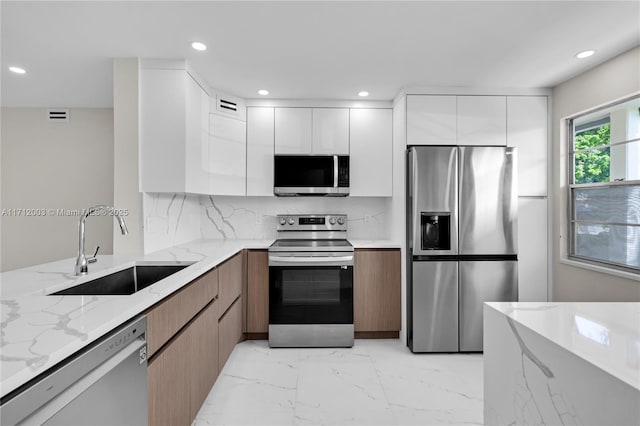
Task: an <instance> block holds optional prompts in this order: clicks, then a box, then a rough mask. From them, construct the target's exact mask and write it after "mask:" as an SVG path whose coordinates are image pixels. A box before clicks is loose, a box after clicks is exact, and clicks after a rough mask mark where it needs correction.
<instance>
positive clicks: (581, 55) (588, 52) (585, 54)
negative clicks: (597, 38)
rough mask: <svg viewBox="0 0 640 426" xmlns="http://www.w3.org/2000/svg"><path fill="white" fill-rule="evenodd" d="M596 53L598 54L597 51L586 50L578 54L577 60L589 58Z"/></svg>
mask: <svg viewBox="0 0 640 426" xmlns="http://www.w3.org/2000/svg"><path fill="white" fill-rule="evenodd" d="M594 53H596V51H595V50H584V51H582V52H580V53H578V54H576V58H578V59H584V58H588V57H589V56H591V55H593V54H594Z"/></svg>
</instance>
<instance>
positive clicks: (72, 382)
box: [0, 316, 147, 426]
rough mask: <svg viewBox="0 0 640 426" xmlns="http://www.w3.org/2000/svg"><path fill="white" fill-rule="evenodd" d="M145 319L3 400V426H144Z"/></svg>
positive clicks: (70, 359)
mask: <svg viewBox="0 0 640 426" xmlns="http://www.w3.org/2000/svg"><path fill="white" fill-rule="evenodd" d="M146 331H147V319H146V317H144V316H143V317H140V318H137V319H135V320H133V321H131V322H128V323H127V324H125V325H123V326H120V327H119V328H118V329H116V330H114V331H112V332H111V333H109V334H108V335H107V336H105V337H103V338H101V339H100V340H98V341H97V342H94V343H93V344H91V345H90V346H89V347H88V348H85V349H83V350H82V351H80V352H79V353H77V354H75V355H73V356H71V357H70V358H69V359H68V360H65V361H63V362H62V363H60V364H58V365H57V366H55V367H53V368H52V369H51V370H49V371H47V372H45V373H43V374H42V375H41V376H38V377H36V378H35V379H33V380H32V381H30V382H28V383H26V384H25V385H24V386H22V387H20V388H18V389H16V390H15V391H13V392H11V393H9V394H8V395H6V397H4V398H2V406H1V407H0V409H1V411H0V419H1V420H2V422H1V423H2V425H34V424H37V425H40V424H46V425H65V426H70V425H146V424H147V341H146Z"/></svg>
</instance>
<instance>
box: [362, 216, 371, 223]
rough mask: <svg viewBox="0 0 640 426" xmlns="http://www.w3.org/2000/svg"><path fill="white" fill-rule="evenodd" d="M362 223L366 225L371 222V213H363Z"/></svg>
mask: <svg viewBox="0 0 640 426" xmlns="http://www.w3.org/2000/svg"><path fill="white" fill-rule="evenodd" d="M364 223H365V224H366V225H368V224H370V223H371V215H370V214H365V215H364Z"/></svg>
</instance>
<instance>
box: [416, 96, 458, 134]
mask: <svg viewBox="0 0 640 426" xmlns="http://www.w3.org/2000/svg"><path fill="white" fill-rule="evenodd" d="M407 145H456V97H455V96H437V95H407Z"/></svg>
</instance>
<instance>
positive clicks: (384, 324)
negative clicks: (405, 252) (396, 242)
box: [353, 249, 400, 331]
mask: <svg viewBox="0 0 640 426" xmlns="http://www.w3.org/2000/svg"><path fill="white" fill-rule="evenodd" d="M353 299H354V301H353V313H354V325H355V331H398V330H400V250H398V249H392V250H363V249H357V250H356V251H355V259H354V267H353Z"/></svg>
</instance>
